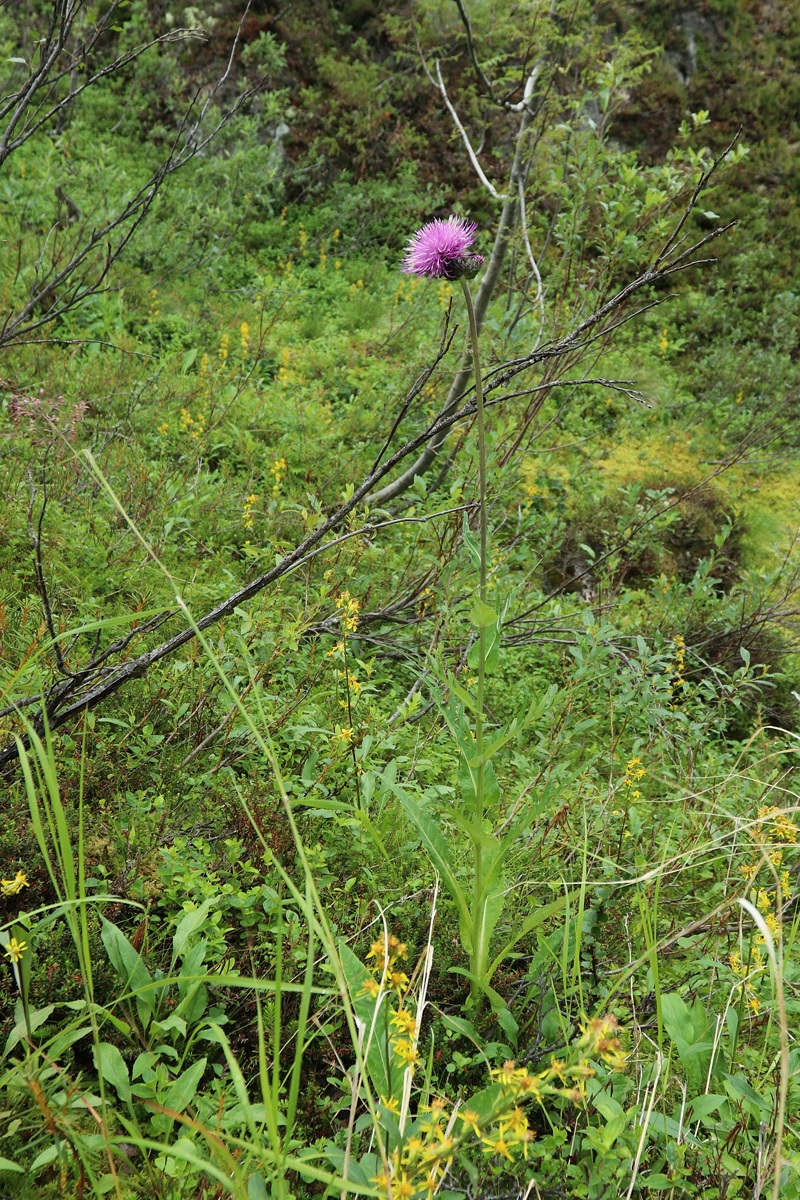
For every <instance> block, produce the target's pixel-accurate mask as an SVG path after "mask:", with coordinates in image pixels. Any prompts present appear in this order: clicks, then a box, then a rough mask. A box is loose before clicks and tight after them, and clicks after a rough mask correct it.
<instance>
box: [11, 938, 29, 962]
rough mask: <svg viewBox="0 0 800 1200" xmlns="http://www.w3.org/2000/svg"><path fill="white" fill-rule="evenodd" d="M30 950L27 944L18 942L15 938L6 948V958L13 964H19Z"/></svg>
mask: <svg viewBox="0 0 800 1200" xmlns="http://www.w3.org/2000/svg"><path fill="white" fill-rule="evenodd" d="M27 948H28V943H27V942H18V941H17V939H16V938H15V937H12V939H11V941H10V942H9V943H8V945H7V946H6V957H7V958H10V959H11V961H12V963H17V962H19V960H20V959H21V958H22V955H23V954H24V952H25V951H26V950H27Z"/></svg>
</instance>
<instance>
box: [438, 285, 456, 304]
mask: <svg viewBox="0 0 800 1200" xmlns="http://www.w3.org/2000/svg"><path fill="white" fill-rule="evenodd" d="M452 295H453V289H452V287H451V285H450V284H449V283H448V282H447V280H446V279H440V280H439V282H438V284H437V285H436V301H437V303H438V305H439V308H442V309H444V308H447V306H448V304H449V303H450V298H451V296H452Z"/></svg>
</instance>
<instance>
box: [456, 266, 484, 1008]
mask: <svg viewBox="0 0 800 1200" xmlns="http://www.w3.org/2000/svg"><path fill="white" fill-rule="evenodd" d="M461 287H462V289H463V291H464V300H465V301H466V305H467V314H468V316H469V333H470V341H471V343H472V365H473V370H474V372H475V402H476V407H477V424H478V480H479V502H480V503H479V517H478V520H479V522H480V556H481V565H480V583H479V591H478V595H479V596H480V600H481V604H482V605H485V604H486V580H487V574H488V564H487V523H488V522H487V513H486V424H485V420H484V411H483V380H482V378H481V359H480V351H479V348H478V323H477V321H476V319H475V307H474V305H473V303H472V293H471V292H470V290H469V284H468V283H467V280H466V278H465V277H464V276H463V275H462V277H461ZM485 681H486V625H485V624H484V621H483V614H481V623H480V625H479V627H478V692H477V704H476V707H475V752H476V755H477V759H478V773H477V779H476V786H475V824H476V825H477V827H478V830H481V829H482V826H483V795H484V778H485V773H486V767H485V763H484V761H483V703H484V690H485ZM473 844H474V848H475V877H474V885H473V902H472V963H471V966H472V975H473V982H472V984H471V991H472V994H473V997H474V998H477V995H476V994H477V986H476V983H475V978H474V977H475V976H476V975H477V973H478V972H477V971H476V969H475V968H480V966H481V960H482V958H484V957H485V956H484V953H483V917H484V896H483V862H482V847H481V843H480V841H479V840H475V841H474V843H473Z"/></svg>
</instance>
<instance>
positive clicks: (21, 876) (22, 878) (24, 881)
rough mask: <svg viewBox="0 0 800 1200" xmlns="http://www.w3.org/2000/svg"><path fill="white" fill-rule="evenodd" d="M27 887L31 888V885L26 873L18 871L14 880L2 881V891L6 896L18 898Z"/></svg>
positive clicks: (0, 887) (0, 885)
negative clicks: (19, 893) (18, 894)
mask: <svg viewBox="0 0 800 1200" xmlns="http://www.w3.org/2000/svg"><path fill="white" fill-rule="evenodd" d="M26 887H29V884H28V876H27V875H26V874H25V872H24V871H17V873H16V875H15V876H14V878H13V879H3V880H0V890H1V891H2V893H3V895H4V896H16V895H17V893H18V892H21V891H22V889H23V888H26Z"/></svg>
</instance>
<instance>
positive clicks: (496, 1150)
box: [481, 1134, 514, 1162]
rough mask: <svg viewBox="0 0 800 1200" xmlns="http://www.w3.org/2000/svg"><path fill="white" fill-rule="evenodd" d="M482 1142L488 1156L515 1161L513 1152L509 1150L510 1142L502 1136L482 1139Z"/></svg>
mask: <svg viewBox="0 0 800 1200" xmlns="http://www.w3.org/2000/svg"><path fill="white" fill-rule="evenodd" d="M481 1142H482V1143H483V1145H484V1147H485V1149H486V1152H487V1153H488V1154H497V1155H499V1156H500V1157H501V1158H507V1159H508V1161H509V1162H513V1161H514V1160H513V1158H512V1157H511V1151H510V1150H509V1148H508V1142H507V1141H506V1140H505V1138H504V1137H503V1135H502V1134H498V1135H497V1136H496V1137H493V1138H481Z"/></svg>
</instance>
